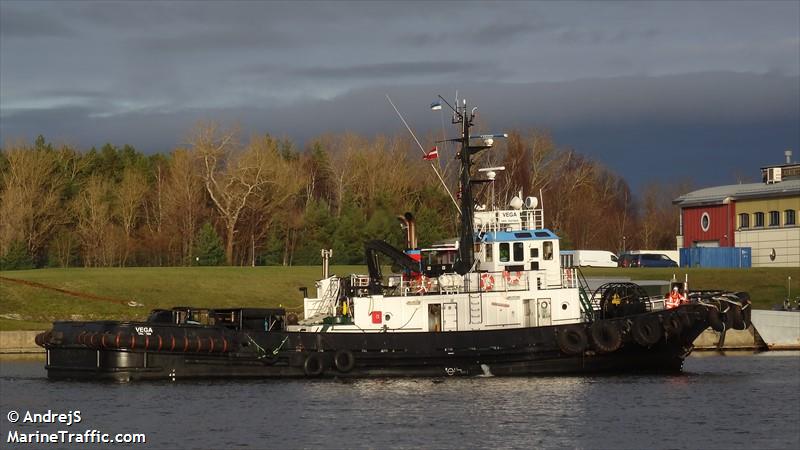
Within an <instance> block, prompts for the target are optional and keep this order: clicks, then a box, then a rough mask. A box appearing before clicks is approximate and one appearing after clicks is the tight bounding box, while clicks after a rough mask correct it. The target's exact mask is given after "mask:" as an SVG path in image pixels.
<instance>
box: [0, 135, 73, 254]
mask: <svg viewBox="0 0 800 450" xmlns="http://www.w3.org/2000/svg"><path fill="white" fill-rule="evenodd" d="M6 157H7V161H8V166H7V170H6V171H5V172H4V174H3V180H2V181H3V183H2V186H3V189H2V195H1V196H0V251H2V253H5V251H6V250H7V249H8V246H9V245H10V244H11V243H12V242H14V241H22V242H24V243H25V245H26V247H27V249H28V253H29V254H30V255H31V256H37V255H38V254H39V252H40V251H41V250H42V248H43V247H44V246H45V245H46V244H47V242H48V241H49V240H50V238H51V237H52V235H53V233H54V231H55V230H56V227H57V226H59V225H61V224H63V223H64V222H65V221H66V220H67V216H66V214H65V211H64V210H63V208H61V207H60V202H61V196H62V194H63V190H64V186H65V179H64V176H63V173H62V171H61V170H59V153H57V152H54V151H49V150H44V149H33V148H29V147H26V146H25V145H22V144H16V145H12V146H11V147H10V148H9V149H8V151H7V153H6Z"/></svg>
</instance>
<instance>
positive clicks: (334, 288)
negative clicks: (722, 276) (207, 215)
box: [36, 96, 750, 381]
mask: <svg viewBox="0 0 800 450" xmlns="http://www.w3.org/2000/svg"><path fill="white" fill-rule="evenodd" d="M439 98H440V99H441V100H442V101H444V103H446V104H447V106H449V107H450V109H452V111H453V123H454V124H456V125H459V126H460V136H459V137H458V138H455V139H451V140H450V141H454V142H457V143H459V144H460V151H459V153H458V156H457V158H458V160H459V162H460V166H461V167H460V178H459V179H460V193H461V195H460V203H459V208H458V209H459V210H460V236H459V237H458V238H455V239H451V240H447V241H443V242H439V243H436V244H434V245H431V246H430V247H428V248H419V247H418V245H417V237H416V232H415V224H414V218H413V215H412V214H410V213H406V214H405V215H404V216H402V217H400V218H399V219H400V222H401V225H402V226H403V227H404V228H405V229H406V241H407V242H406V247H407V248H406V249H405V250H400V249H397V248H395V247H394V246H392V245H390V244H389V243H387V242H384V241H378V240H374V241H369V242H367V243H366V244H365V253H366V263H367V272H368V273H367V274H352V275H349V276H337V275H331V274H330V273H329V267H328V261H329V258H330V256H331V252H330V251H326V250H323V251H322V257H323V268H322V279H320V280H319V281H317V282H316V286H315V288H316V292H315V295H314V296H309V295H308V289H306V288H301V290H302V291H303V292H304V300H303V310H304V311H303V317H302V318H299V317H297V316H296V315H295V314H293V313H289V314H287V313H286V311H285V310H284V309H280V308H276V309H266V308H220V309H208V308H193V307H176V308H173V309H171V310H155V311H153V312H152V313H151V315H150V317H149V318H148V319H147V320H146V321H144V322H116V321H95V322H55V323H54V324H53V328H52V329H51V330H49V331H47V332H45V333H42V334H40V335H39V336H37V338H36V342H37V344H39V345H41V346H42V347H44V348H45V349H46V350H47V363H46V369H47V372H48V377H49V378H52V379H92V380H100V379H108V380H116V381H130V380H144V379H171V380H176V379H186V378H214V377H216V378H219V377H222V378H236V377H302V378H317V377H391V376H422V377H424V376H430V377H442V376H491V375H494V376H509V375H512V376H513V375H517V376H520V375H535V374H564V373H572V374H575V373H590V372H624V373H629V372H638V371H664V372H679V371H680V370H681V369H682V366H683V361H684V359H685V358H686V357H687V356H688V355H689V353H691V351H692V348H693V346H692V342H693V341H694V340H695V338H696V337H697V336H698V335H699V334H700V333H702V332H703V330H705V329H706V328H708V327H709V326H711V327H713V328H715V329H717V330H720V331H724V330H726V329H730V328H736V329H744V328H746V326H747V325H748V323H749V314H750V300H749V296H748V295H747V294H746V293H743V292H740V293H730V292H724V291H702V292H690V291H689V289H688V283H686V282H677V281H673V283H672V285H671V289H670V295H669V296H658V297H651V296H649V295H648V294H647V293H646V292H645V291H644V290H643V289H642V288H641V287H640V286H638V285H636V284H634V283H610V284H606V285H603V286H601V287H600V288H598V289H597V290H596V291H594V292H591V291H590V290H589V288H588V285H587V284H586V280H585V279H584V277H583V276H582V274H581V272H580V271H579V269H577V268H575V267H563V266H562V263H561V259H560V258H559V250H560V246H559V238H558V236H557V235H556V234H555V233H554V232H553V231H551V230H549V229H547V228H545V227H544V223H545V221H544V210H543V208H540V207H539V201H538V199H537V198H536V197H526V198H523V195H522V193H520V195H517V196H515V197H514V198H513V199H511V201H510V202H509V204H508V206H504V207H502V208H497V207H495V205H494V204H493V203H494V201H493V200H494V199H492V201H491V202H490V203H491V205H490V206H489V207H486V206H484V205H478V204H476V202H475V201H474V197H473V186H474V185H475V184H478V183H484V182H488V183H491V182H493V180H494V178H495V176H496V175H497V172H498V171H499V170H500V169H502V168H487V169H481V170H479V171H476V172H478V173H482V174H484V175H483V176H485V177H486V178H485V179H473V175H474V174H473V167H472V166H473V157H474V156H475V155H476V154H478V153H479V152H482V151H485V150H487V149H491V148H492V146H493V143H494V139H499V138H504V137H506V135H505V134H492V135H479V136H473V135H471V134H470V128H471V127H472V125H473V120H474V118H475V116H474V109H473V110H472V111H470V110H469V109H468V107H467V104H466V101H463V102H462V103H461V104H459V103H458V102H456V107H453V106H451V105H450V104H449V103H447V102H446V100H444V99H443V98H442V97H441V96H440V97H439ZM380 255H383V256H385V257H388V259H389V260H391V262H392V267H394V268H396V272H397V273H394V274H391V275H388V276H384V274H383V273H382V270H381V261H380V259H379V257H380Z"/></svg>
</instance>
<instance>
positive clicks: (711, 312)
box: [708, 308, 725, 332]
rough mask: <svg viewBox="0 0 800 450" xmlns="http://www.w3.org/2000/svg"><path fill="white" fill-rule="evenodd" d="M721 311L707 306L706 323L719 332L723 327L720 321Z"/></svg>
mask: <svg viewBox="0 0 800 450" xmlns="http://www.w3.org/2000/svg"><path fill="white" fill-rule="evenodd" d="M720 316H721V313H720V312H719V310H718V309H717V308H708V325H709V326H710V327H711V329H712V330H714V331H717V332H721V331H722V330H724V329H725V324H724V323H722V317H720Z"/></svg>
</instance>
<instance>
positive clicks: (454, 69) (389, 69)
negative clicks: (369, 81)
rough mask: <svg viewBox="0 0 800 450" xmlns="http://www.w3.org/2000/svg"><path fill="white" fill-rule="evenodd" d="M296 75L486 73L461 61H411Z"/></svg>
mask: <svg viewBox="0 0 800 450" xmlns="http://www.w3.org/2000/svg"><path fill="white" fill-rule="evenodd" d="M292 72H293V73H294V74H296V75H299V76H303V77H308V78H318V79H341V78H386V77H402V78H405V77H425V76H429V75H434V76H445V75H452V74H462V75H463V74H464V73H465V72H466V73H469V74H472V75H478V74H480V73H484V74H485V73H486V69H485V68H484V67H483V66H479V65H476V64H473V63H469V62H461V61H410V62H391V63H380V64H362V65H354V66H342V67H322V66H317V67H307V68H301V69H296V70H293V71H292Z"/></svg>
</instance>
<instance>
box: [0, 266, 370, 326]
mask: <svg viewBox="0 0 800 450" xmlns="http://www.w3.org/2000/svg"><path fill="white" fill-rule="evenodd" d="M363 270H364V269H363V268H359V267H348V266H337V267H333V268H332V271H333V273H340V274H346V273H350V272H358V271H363ZM320 273H321V268H320V267H319V266H316V267H292V268H284V267H255V268H253V267H137V268H102V269H83V268H78V269H39V270H23V271H6V272H2V273H0V276H3V277H6V278H13V279H17V280H24V281H29V282H33V283H40V284H42V285H46V286H49V287H53V288H58V289H62V290H66V291H69V292H72V293H85V294H89V295H87V296H85V297H82V296H75V295H69V294H65V293H63V292H57V291H53V290H49V289H44V288H42V287H38V286H31V285H25V284H19V283H14V282H10V281H6V280H0V299H2V300H0V330H20V329H22V330H25V329H42V328H45V327H46V326H47V325H48V324H49V323H50V322H52V321H53V320H96V319H121V318H132V319H133V318H135V319H143V318H145V317H146V316H147V314H148V312H149V311H150V310H151V309H153V308H171V307H172V306H178V305H194V306H208V307H225V306H252V307H272V306H284V307H286V308H293V307H298V306H301V305H302V294H301V293H300V292H298V287H300V286H307V287H309V290H310V292H314V291H313V286H314V281H315V280H316V279H318V278H319V277H320ZM94 297H102V298H99V299H98V298H94ZM130 301H133V302H136V303H139V304H142V305H143V306H134V307H131V306H128V305H127V302H130Z"/></svg>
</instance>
